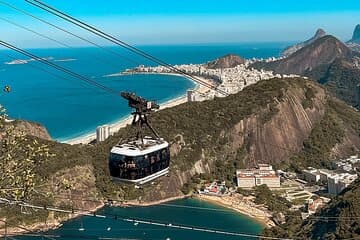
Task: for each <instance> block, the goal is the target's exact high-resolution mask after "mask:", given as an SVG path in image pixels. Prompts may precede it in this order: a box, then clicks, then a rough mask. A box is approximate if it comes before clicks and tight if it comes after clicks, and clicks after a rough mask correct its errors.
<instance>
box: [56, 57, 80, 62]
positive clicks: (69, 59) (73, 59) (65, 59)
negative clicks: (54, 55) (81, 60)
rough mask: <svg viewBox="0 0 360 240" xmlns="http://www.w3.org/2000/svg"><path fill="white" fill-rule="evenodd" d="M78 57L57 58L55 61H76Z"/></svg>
mask: <svg viewBox="0 0 360 240" xmlns="http://www.w3.org/2000/svg"><path fill="white" fill-rule="evenodd" d="M76 60H77V59H76V58H64V59H55V60H54V62H72V61H76Z"/></svg>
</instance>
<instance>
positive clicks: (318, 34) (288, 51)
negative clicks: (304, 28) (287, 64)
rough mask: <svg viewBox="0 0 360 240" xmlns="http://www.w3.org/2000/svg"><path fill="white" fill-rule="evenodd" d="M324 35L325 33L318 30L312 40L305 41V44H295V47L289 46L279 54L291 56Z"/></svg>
mask: <svg viewBox="0 0 360 240" xmlns="http://www.w3.org/2000/svg"><path fill="white" fill-rule="evenodd" d="M325 35H326V32H325V31H324V30H323V29H321V28H319V29H318V30H316V32H315V35H314V36H313V37H312V38H310V39H308V40H306V41H305V42H301V43H297V44H295V45H292V46H289V47H287V48H285V49H284V50H283V51H282V52H281V56H283V57H288V56H290V55H291V54H293V53H294V52H296V51H298V50H300V49H301V48H303V47H305V46H307V45H309V44H311V43H313V42H314V41H315V40H317V39H319V38H322V37H324V36H325Z"/></svg>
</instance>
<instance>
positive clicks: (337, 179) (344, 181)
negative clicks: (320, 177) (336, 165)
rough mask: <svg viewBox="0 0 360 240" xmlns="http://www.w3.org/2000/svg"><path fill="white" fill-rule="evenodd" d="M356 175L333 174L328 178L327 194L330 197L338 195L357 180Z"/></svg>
mask: <svg viewBox="0 0 360 240" xmlns="http://www.w3.org/2000/svg"><path fill="white" fill-rule="evenodd" d="M357 177H358V176H357V174H349V173H340V174H334V175H332V176H330V177H329V178H328V192H329V193H330V194H332V195H338V194H339V193H340V192H341V191H342V190H344V189H345V188H346V187H347V186H349V185H350V184H351V183H352V182H354V181H355V180H356V179H357Z"/></svg>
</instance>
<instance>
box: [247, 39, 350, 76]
mask: <svg viewBox="0 0 360 240" xmlns="http://www.w3.org/2000/svg"><path fill="white" fill-rule="evenodd" d="M352 55H353V52H352V51H351V50H350V49H349V48H348V47H347V46H346V45H345V44H344V43H342V42H341V41H340V40H338V39H337V38H335V37H333V36H330V35H327V36H325V37H322V38H319V39H317V40H315V41H314V42H313V43H311V44H309V45H308V46H306V47H303V48H302V49H300V50H299V51H297V52H295V53H294V54H292V55H290V56H289V57H287V58H284V59H280V60H277V61H274V62H269V63H266V62H258V63H255V64H254V65H253V66H254V67H255V68H264V69H267V70H273V71H275V72H276V73H281V74H299V75H302V74H303V73H304V72H305V71H311V70H312V69H314V68H316V67H318V66H321V65H324V64H330V63H332V62H333V61H334V60H335V59H337V58H344V59H346V58H350V57H351V56H352Z"/></svg>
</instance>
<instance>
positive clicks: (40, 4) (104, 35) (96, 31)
mask: <svg viewBox="0 0 360 240" xmlns="http://www.w3.org/2000/svg"><path fill="white" fill-rule="evenodd" d="M25 1H26V2H28V3H29V4H31V5H33V6H35V7H37V8H40V9H43V10H44V11H46V12H48V13H51V14H53V15H55V16H57V17H59V18H61V19H63V20H65V21H67V22H70V23H72V24H74V25H76V26H78V27H80V28H82V29H84V30H87V31H89V32H91V33H93V34H95V35H97V36H99V37H102V38H104V39H106V40H108V41H110V42H112V43H114V44H116V45H118V46H121V47H123V48H125V49H127V50H129V51H130V52H133V53H135V54H137V55H140V56H142V57H144V58H146V59H148V60H150V61H152V62H155V63H157V64H159V65H161V66H163V67H166V68H168V69H170V70H172V71H173V72H175V73H178V74H181V75H182V76H185V77H187V78H190V79H191V80H193V81H195V82H197V83H199V84H201V85H203V86H205V87H207V88H209V89H212V90H214V91H216V92H219V93H221V94H222V95H224V96H227V95H228V93H227V92H225V91H223V90H221V89H218V88H217V87H216V86H214V85H212V84H209V83H207V82H205V81H203V80H202V79H200V78H198V77H195V76H193V75H191V74H189V73H187V72H185V71H182V70H180V69H178V68H176V67H174V66H172V65H170V64H168V63H166V62H164V61H163V60H160V59H159V58H157V57H154V56H152V55H150V54H148V53H146V52H144V51H142V50H140V49H138V48H136V47H134V46H132V45H130V44H128V43H126V42H124V41H122V40H120V39H118V38H115V37H114V36H112V35H110V34H107V33H105V32H104V31H101V30H99V29H97V28H95V27H94V26H91V25H89V24H87V23H85V22H83V21H80V20H78V19H76V18H74V17H72V16H70V15H68V14H66V13H64V12H61V11H59V10H57V9H55V8H54V7H51V6H49V5H47V4H45V3H43V2H41V1H38V0H33V1H31V0H25Z"/></svg>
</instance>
